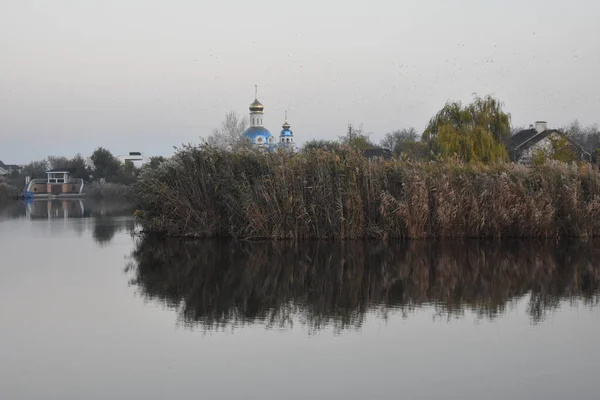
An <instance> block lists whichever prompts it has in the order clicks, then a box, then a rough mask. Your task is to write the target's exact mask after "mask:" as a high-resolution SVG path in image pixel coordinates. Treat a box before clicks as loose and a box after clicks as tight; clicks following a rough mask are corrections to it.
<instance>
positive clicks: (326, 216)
mask: <svg viewBox="0 0 600 400" xmlns="http://www.w3.org/2000/svg"><path fill="white" fill-rule="evenodd" d="M599 194H600V173H599V172H598V171H597V170H596V169H595V168H593V166H591V165H588V164H582V165H576V164H563V163H558V162H554V163H547V164H545V165H543V166H539V167H534V168H528V167H525V166H520V165H516V164H511V163H499V164H489V165H482V164H464V163H460V162H458V161H453V160H449V161H444V162H421V163H411V162H405V161H399V160H390V161H384V160H368V159H365V158H364V157H362V156H361V155H359V154H356V153H353V152H351V151H341V152H326V151H322V150H317V151H310V152H306V153H300V154H296V155H292V154H287V153H275V154H258V153H253V152H246V153H230V152H224V151H217V150H214V149H210V148H206V147H192V146H188V147H185V148H184V149H182V150H180V151H179V152H178V153H177V154H176V155H175V156H174V157H173V159H172V160H170V161H169V162H166V163H164V164H163V165H162V166H161V167H160V168H159V169H157V170H153V171H147V172H146V173H145V174H143V175H142V176H141V178H140V179H139V182H138V183H137V184H136V198H137V201H138V203H139V204H138V206H139V207H138V208H139V211H138V212H137V216H138V220H139V222H140V223H141V224H142V226H143V228H144V230H145V231H147V232H161V233H163V234H167V235H171V236H192V237H236V238H245V239H335V240H345V239H358V238H372V239H383V240H387V239H398V238H434V237H436V238H463V237H479V238H482V237H493V238H501V237H594V236H599V235H600V218H599V217H600V196H599Z"/></svg>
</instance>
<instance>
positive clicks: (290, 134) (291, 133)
mask: <svg viewBox="0 0 600 400" xmlns="http://www.w3.org/2000/svg"><path fill="white" fill-rule="evenodd" d="M279 136H280V137H281V136H289V137H292V136H294V132H292V131H291V130H290V129H284V130H282V131H281V134H280V135H279Z"/></svg>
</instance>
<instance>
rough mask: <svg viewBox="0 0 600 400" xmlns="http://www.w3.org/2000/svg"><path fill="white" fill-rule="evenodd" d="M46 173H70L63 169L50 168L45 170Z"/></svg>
mask: <svg viewBox="0 0 600 400" xmlns="http://www.w3.org/2000/svg"><path fill="white" fill-rule="evenodd" d="M46 173H47V174H70V173H71V172H70V171H65V170H64V169H51V170H49V171H46Z"/></svg>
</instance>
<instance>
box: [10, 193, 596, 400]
mask: <svg viewBox="0 0 600 400" xmlns="http://www.w3.org/2000/svg"><path fill="white" fill-rule="evenodd" d="M130 215H131V210H130V208H129V207H127V206H125V205H123V206H115V205H102V204H93V203H83V202H79V201H76V202H51V203H47V202H35V203H33V204H30V205H28V206H24V205H20V204H19V205H15V206H12V207H8V208H4V209H0V315H1V319H0V399H198V398H206V399H211V398H228V399H229V398H232V399H248V398H257V399H287V398H336V399H388V398H389V399H392V398H394V399H396V398H406V399H430V398H443V399H506V398H512V399H566V398H569V399H598V398H599V397H600V381H599V380H598V378H597V376H598V371H599V370H600V345H599V343H598V341H599V339H598V338H599V333H600V309H599V308H597V307H596V306H597V304H598V303H599V301H600V296H599V293H600V292H599V288H600V257H599V256H600V247H599V246H595V245H592V244H590V245H582V244H574V243H561V244H556V243H549V244H540V243H533V242H527V243H523V242H513V243H503V244H498V243H473V242H467V243H452V244H437V245H436V244H433V243H428V242H412V243H410V244H393V245H387V246H386V245H382V244H379V243H363V242H358V243H348V244H332V243H317V242H313V243H307V244H302V245H294V244H291V243H274V244H273V243H235V242H223V241H204V242H192V241H177V240H172V241H171V240H170V241H153V240H143V239H140V238H135V237H134V236H132V232H133V231H134V230H135V224H134V223H133V221H132V219H131V217H130Z"/></svg>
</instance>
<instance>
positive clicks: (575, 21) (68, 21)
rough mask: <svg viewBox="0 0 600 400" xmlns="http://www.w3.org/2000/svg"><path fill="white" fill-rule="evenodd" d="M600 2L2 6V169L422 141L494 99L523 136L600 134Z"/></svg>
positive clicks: (124, 1) (63, 2)
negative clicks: (264, 145) (445, 118)
mask: <svg viewBox="0 0 600 400" xmlns="http://www.w3.org/2000/svg"><path fill="white" fill-rule="evenodd" d="M599 16H600V2H598V1H596V0H573V1H571V2H565V1H560V2H559V1H555V0H544V1H542V0H527V1H516V0H504V1H501V2H493V3H492V2H487V1H486V2H484V1H480V0H454V1H449V0H429V1H425V0H415V1H413V0H410V1H400V0H393V1H378V0H371V1H354V0H346V1H333V0H328V1H323V0H321V1H313V0H303V1H297V2H287V1H281V0H256V1H233V0H232V1H225V0H223V1H200V0H189V1H188V0H170V1H166V0H164V1H157V0H85V1H84V0H72V1H67V0H52V1H50V0H47V1H31V0H13V1H10V0H0V160H2V161H4V162H6V163H26V162H28V161H30V160H31V159H39V158H44V157H45V156H47V155H65V156H72V155H74V154H75V153H77V152H80V153H82V154H83V155H89V154H90V153H91V152H92V151H93V149H94V148H96V147H98V146H105V147H107V148H109V149H110V150H111V151H112V152H113V153H115V154H121V153H125V152H128V151H143V152H144V153H146V154H147V155H153V154H163V155H169V154H171V153H172V151H173V148H172V146H174V145H179V144H181V143H187V142H197V141H198V140H199V136H206V135H208V134H210V132H211V130H212V129H213V128H214V127H216V126H217V125H218V124H219V123H220V121H221V120H222V117H223V115H224V114H225V113H226V112H227V111H228V110H232V109H233V110H236V111H238V112H239V113H241V114H244V115H246V114H247V112H248V105H249V104H250V103H251V102H252V100H253V96H254V84H255V83H256V84H258V85H259V97H260V100H261V101H262V102H263V104H264V105H265V126H266V127H267V128H268V129H270V130H271V131H272V132H278V131H279V130H280V129H281V124H282V123H283V119H284V110H285V109H286V108H287V109H289V121H290V123H291V125H292V129H293V130H294V132H295V134H296V136H297V138H298V141H299V142H300V143H302V142H304V141H306V140H310V139H314V138H323V139H335V138H337V137H338V136H339V135H341V134H343V133H344V131H345V129H346V126H347V124H348V122H352V123H354V124H356V125H359V124H361V123H362V124H363V125H364V129H365V130H366V131H367V132H373V138H374V139H376V140H379V139H381V138H382V137H383V135H384V134H385V133H386V132H389V131H391V130H394V129H398V128H404V127H410V126H414V127H416V128H417V129H418V130H422V129H423V128H424V127H425V125H426V124H427V121H428V120H429V118H430V117H431V116H432V115H433V114H435V112H437V111H438V110H439V109H440V108H441V107H442V106H443V105H444V103H445V102H446V101H447V100H461V101H469V100H470V99H472V93H478V94H480V95H485V94H493V95H495V96H497V97H499V98H500V99H501V100H502V101H503V102H504V103H505V105H506V110H507V111H509V112H510V113H512V116H513V124H515V125H528V124H530V123H533V122H534V121H535V120H536V119H545V120H547V121H548V122H549V125H550V126H551V127H557V126H561V125H564V124H566V123H568V122H569V121H571V120H573V119H579V120H580V121H581V123H583V124H591V123H595V122H600V115H598V114H599V113H598V111H599V110H600V90H599V89H600V50H599V49H600V47H599V45H598V43H597V38H599V37H600V23H599V21H598V17H599Z"/></svg>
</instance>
